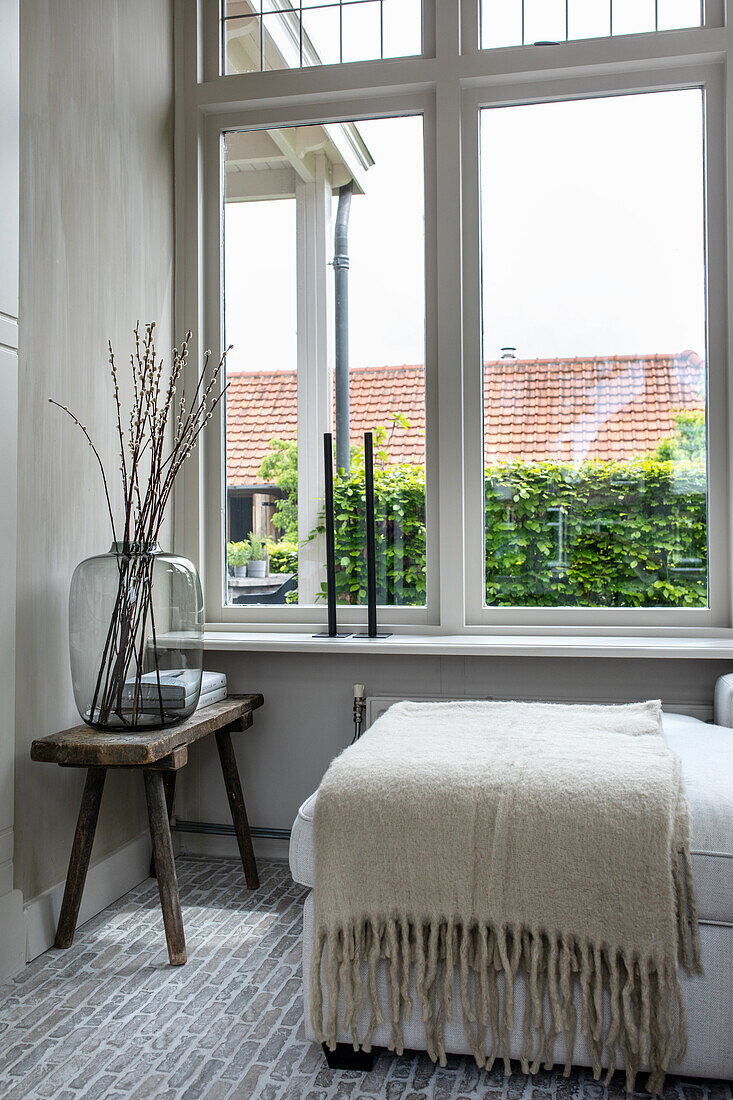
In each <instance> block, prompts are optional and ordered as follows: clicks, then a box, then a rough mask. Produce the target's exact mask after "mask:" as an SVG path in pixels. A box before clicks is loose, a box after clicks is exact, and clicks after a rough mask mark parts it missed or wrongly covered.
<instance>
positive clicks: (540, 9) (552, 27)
mask: <svg viewBox="0 0 733 1100" xmlns="http://www.w3.org/2000/svg"><path fill="white" fill-rule="evenodd" d="M524 41H525V42H559V41H563V42H564V41H565V0H524Z"/></svg>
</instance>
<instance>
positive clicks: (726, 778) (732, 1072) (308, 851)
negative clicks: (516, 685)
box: [290, 708, 733, 1079]
mask: <svg viewBox="0 0 733 1100" xmlns="http://www.w3.org/2000/svg"><path fill="white" fill-rule="evenodd" d="M729 709H730V708H729ZM719 713H722V709H721V708H719ZM664 734H665V737H666V739H667V742H668V744H669V745H670V747H671V748H672V749H673V750H674V751H675V752H676V753H677V754H678V756H679V757H680V760H681V762H682V774H683V777H684V782H685V787H686V791H687V798H688V802H689V805H690V811H691V816H692V865H693V877H694V882H695V888H696V896H697V905H698V914H699V921H700V939H701V947H702V962H703V967H704V974H703V975H702V976H694V977H690V976H689V975H687V974H686V973H684V972H683V973H682V975H681V981H682V988H683V994H684V1000H685V1006H686V1011H687V1031H688V1048H687V1052H686V1054H685V1056H684V1059H683V1061H682V1062H681V1063H680V1064H679V1065H677V1066H675V1067H673V1070H674V1072H677V1073H681V1074H683V1075H687V1076H695V1077H717V1078H724V1079H733V729H730V728H727V727H725V726H721V725H712V724H707V723H704V722H701V721H699V720H698V719H696V718H691V717H687V716H684V715H677V714H665V715H664ZM315 801H316V794H313V795H312V796H311V797H310V798H309V799H307V801H306V802H304V803H303V805H302V806H301V808H300V810H299V811H298V816H297V818H296V820H295V822H294V825H293V830H292V839H291V843H290V868H291V871H292V875H293V878H294V879H295V881H296V882H299V883H301V884H302V885H304V886H307V887H309V888H310V889H311V890H312V888H313V884H314V849H313V811H314V806H315ZM312 950H313V895H312V893H310V894H309V895H308V897H307V899H306V902H305V907H304V914H303V974H304V981H303V995H304V1000H305V1027H306V1034H307V1036H308V1038H310V1039H311V1040H313V1041H315V1036H314V1034H313V1031H312V1026H311V1022H310V981H309V976H310V960H311V954H312ZM380 966H382V964H380ZM378 983H379V987H380V990H381V991H382V992H383V993H384V996H385V998H386V979H385V976H384V973H383V971H381V970H380V971H378ZM413 994H414V989H413ZM455 995H456V998H458V996H459V992H458V988H457V986H456V991H455ZM516 999H517V1004H516V1008H517V1012H516V1018H517V1020H519V1021H521V1019H522V1010H523V1001H524V990H523V986H522V982H521V978H520V979H518V983H517V989H516ZM363 1013H364V1019H363V1020H362V1021H361V1023H362V1027H363V1029H365V1028H366V1025H367V1023H368V1012H367V1008H366V1006H364V1008H363ZM404 1035H405V1045H406V1047H408V1048H409V1049H414V1050H421V1049H424V1047H425V1031H424V1027H423V1023H422V1019H421V1016H420V1013H419V1011H417V1012H414V1013H413V1016H412V1017H411V1019H409V1020H408V1021H407V1022H406V1025H405V1029H404ZM520 1038H521V1036H520V1028H519V1027H517V1028H516V1031H515V1034H514V1035H513V1036H512V1044H511V1051H512V1057H517V1056H518V1053H519V1048H520ZM445 1039H446V1049H447V1050H448V1051H449V1052H453V1053H458V1054H470V1049H469V1047H468V1046H467V1043H466V1039H465V1035H464V1031H463V1027H462V1025H461V1021H460V1019H458V1018H456V1019H455V1020H454V1022H453V1023H449V1024H447V1025H446V1032H445ZM339 1040H340V1041H343V1042H348V1041H349V1037H348V1036H346V1035H343V1036H342V1035H339ZM388 1040H389V1025H388V1024H386V1023H385V1024H383V1025H381V1027H380V1028H379V1029H378V1030H377V1032H376V1033H375V1035H374V1039H373V1042H374V1045H375V1046H377V1047H379V1046H384V1047H386V1046H387V1045H388ZM564 1057H565V1050H564V1043H563V1040H562V1038H558V1040H557V1041H556V1045H555V1061H556V1063H558V1062H559V1063H562V1062H563V1061H564ZM573 1061H574V1063H575V1064H576V1065H590V1064H591V1060H590V1055H589V1052H588V1051H587V1049H586V1048H585V1045H584V1043H583V1041H582V1038H580V1037H579V1038H578V1041H577V1043H576V1046H575V1051H574V1055H573Z"/></svg>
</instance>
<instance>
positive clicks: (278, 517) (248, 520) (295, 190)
mask: <svg viewBox="0 0 733 1100" xmlns="http://www.w3.org/2000/svg"><path fill="white" fill-rule="evenodd" d="M355 6H358V5H355ZM314 10H315V9H314ZM224 158H225V179H226V191H225V200H226V201H225V208H224V319H225V339H226V343H227V344H233V345H234V348H233V351H232V352H231V353H230V356H229V359H228V363H227V381H228V382H229V383H230V388H229V390H228V391H227V395H226V456H227V529H226V541H227V548H226V552H227V566H228V568H227V592H226V598H227V602H228V603H230V604H252V603H260V604H263V603H278V604H282V603H293V602H299V603H302V604H313V603H316V604H321V605H322V604H323V603H324V602H325V601H324V591H325V585H324V582H325V545H324V540H323V534H322V531H321V530H320V528H321V527H322V524H323V513H322V509H323V501H322V495H323V474H322V459H321V456H322V446H323V444H322V438H320V437H316V436H315V433H313V432H311V433H309V432H308V431H307V430H306V427H307V423H313V420H314V418H315V417H316V415H317V416H318V417H319V418H320V423H322V424H324V425H330V424H332V423H333V421H334V412H335V413H336V417H338V416H339V415H344V416H345V418H346V419H345V421H344V423H345V425H347V427H348V430H347V432H346V433H345V435H344V437H343V438H342V439H339V434H338V427H336V428H335V429H334V430H335V433H336V438H335V445H336V451H337V456H338V469H337V472H336V474H335V498H336V517H337V518H336V534H337V546H336V558H337V591H338V597H339V600H340V602H341V603H347V604H359V603H363V602H365V590H366V575H365V558H364V547H365V530H364V432H365V431H371V432H372V433H373V434H374V442H375V455H376V462H375V490H376V532H377V534H376V541H377V586H378V600H379V602H380V603H382V604H387V605H394V604H402V605H409V606H419V605H421V604H424V603H425V595H426V592H425V588H426V586H425V373H424V361H425V359H424V354H425V353H424V347H425V336H424V331H425V302H424V263H425V261H424V248H425V246H424V203H423V187H424V183H423V180H424V170H423V149H422V118H395V119H379V120H373V121H366V122H359V123H356V124H354V123H348V122H347V123H336V124H334V123H329V124H328V125H323V126H317V125H310V126H299V127H289V128H287V129H282V130H273V131H264V130H250V131H236V132H232V133H229V134H227V135H226V136H225V143H224ZM337 226H338V228H339V234H338V237H337V232H336V231H337ZM395 242H399V248H396V247H395ZM337 256H338V257H339V259H338V263H337V265H336V267H337V269H338V274H336V273H335V271H336V267H335V260H336V257H337ZM344 257H347V259H344ZM337 281H338V286H337V285H336V284H337ZM337 292H338V297H337ZM299 410H300V416H301V422H300V424H299ZM303 416H306V417H308V418H309V419H308V421H307V422H306V424H305V426H304V421H303V419H302V417H303ZM340 422H341V421H340V420H338V419H336V424H337V425H338V423H340ZM260 542H262V543H264V547H263V548H262V549H261V548H260V545H259V544H260ZM253 545H254V547H255V549H256V551H257V555H256V556H257V557H258V558H259V559H260V560H263V562H264V563H263V564H261V565H254V566H252V565H251V563H250V564H247V563H246V559H247V558H248V555H251V552H252V547H253ZM245 566H246V568H245ZM243 573H246V574H248V575H245V576H242V574H243ZM258 573H264V576H257V575H256V574H258ZM249 574H252V575H249Z"/></svg>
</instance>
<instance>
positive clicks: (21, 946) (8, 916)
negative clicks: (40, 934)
mask: <svg viewBox="0 0 733 1100" xmlns="http://www.w3.org/2000/svg"><path fill="white" fill-rule="evenodd" d="M24 965H25V921H24V919H23V895H22V894H21V892H20V890H10V891H9V892H8V893H7V894H3V895H2V897H0V981H4V980H5V978H12V976H13V974H17V973H18V972H19V971H20V970H22V969H23V966H24Z"/></svg>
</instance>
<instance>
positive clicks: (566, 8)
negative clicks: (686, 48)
mask: <svg viewBox="0 0 733 1100" xmlns="http://www.w3.org/2000/svg"><path fill="white" fill-rule="evenodd" d="M703 14H704V13H703V3H702V0H500V2H497V0H481V46H482V48H483V49H492V48H495V47H497V46H525V45H548V44H554V43H557V42H571V41H572V40H573V39H579V38H607V37H608V38H610V37H617V36H619V35H626V34H644V33H651V32H656V31H667V30H675V29H678V28H680V27H700V26H702V24H703V21H704V19H703Z"/></svg>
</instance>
